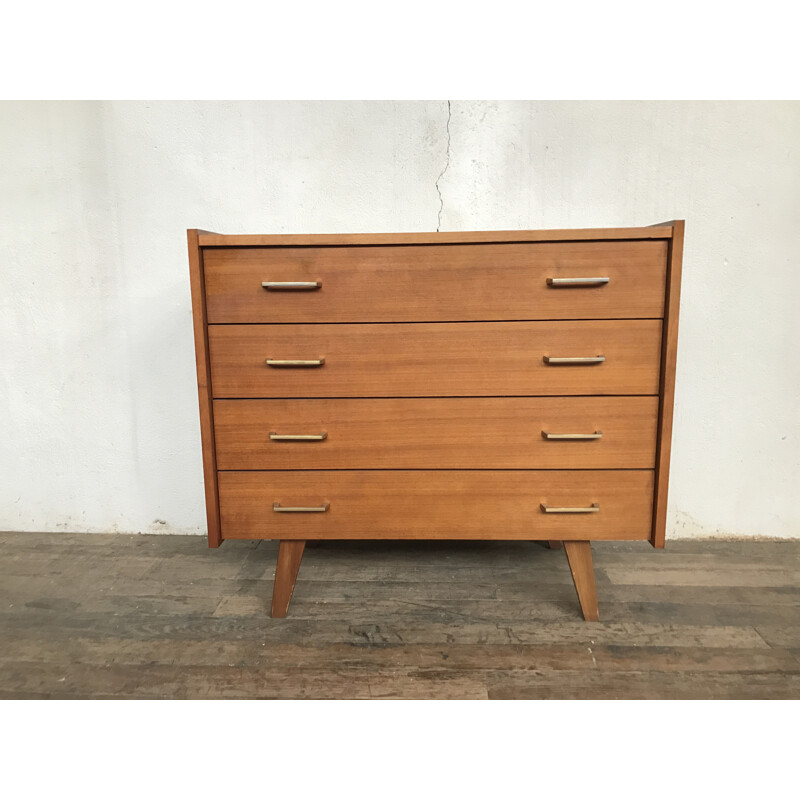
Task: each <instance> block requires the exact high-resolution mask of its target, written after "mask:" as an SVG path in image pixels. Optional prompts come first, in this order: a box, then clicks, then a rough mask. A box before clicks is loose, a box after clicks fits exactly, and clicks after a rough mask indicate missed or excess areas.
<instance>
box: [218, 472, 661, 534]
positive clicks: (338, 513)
mask: <svg viewBox="0 0 800 800" xmlns="http://www.w3.org/2000/svg"><path fill="white" fill-rule="evenodd" d="M219 501H220V521H221V526H222V537H223V538H225V539H327V538H335V539H376V538H387V539H570V540H587V539H592V540H594V539H647V538H648V537H649V535H650V526H651V521H652V520H651V512H652V501H653V472H652V471H651V470H599V471H595V470H579V471H572V470H554V471H546V470H545V471H530V470H503V471H483V470H465V471H462V470H457V471H438V472H437V471H428V470H407V471H397V470H375V471H360V470H336V471H301V472H298V471H277V472H267V471H265V472H220V473H219ZM276 503H277V504H278V506H279V508H287V507H288V508H298V507H299V508H320V509H322V508H324V509H326V510H324V511H310V512H309V511H303V512H292V511H288V512H287V511H280V510H275V504H276ZM595 504H596V506H597V507H596V508H595V509H593V510H592V511H590V512H579V513H567V512H564V511H563V509H592V508H593V506H594V505H595ZM544 507H546V508H548V509H550V512H547V513H546V512H545V511H544V510H543V509H544Z"/></svg>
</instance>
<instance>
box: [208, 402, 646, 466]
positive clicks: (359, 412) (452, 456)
mask: <svg viewBox="0 0 800 800" xmlns="http://www.w3.org/2000/svg"><path fill="white" fill-rule="evenodd" d="M657 417H658V397H485V398H476V397H438V398H402V399H395V398H377V399H374V398H373V399H364V398H360V399H340V398H336V399H315V400H301V399H290V400H216V401H214V426H215V430H216V453H217V466H218V468H219V469H221V470H250V469H255V470H258V469H264V470H284V469H293V470H303V469H317V470H319V469H370V468H374V469H652V468H653V467H654V464H655V443H656V421H657ZM571 436H572V437H575V436H577V437H582V436H590V437H594V438H566V437H571ZM292 437H299V438H292ZM303 437H306V438H303ZM323 437H324V438H323ZM545 437H547V438H545Z"/></svg>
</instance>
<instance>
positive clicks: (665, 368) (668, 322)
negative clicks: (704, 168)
mask: <svg viewBox="0 0 800 800" xmlns="http://www.w3.org/2000/svg"><path fill="white" fill-rule="evenodd" d="M684 227H685V223H684V221H683V220H676V221H675V222H674V223H673V237H672V239H671V241H670V248H669V257H668V266H667V294H666V306H665V317H664V331H663V334H662V345H661V379H660V385H661V404H660V407H659V417H658V440H657V441H658V445H657V452H656V486H655V501H654V503H653V535H652V537H651V540H650V541H651V543H652V545H653V547H659V548H661V547H664V541H665V538H666V529H667V499H668V494H669V463H670V453H671V450H672V416H673V406H674V403H675V369H676V364H677V357H678V317H679V306H680V288H681V269H682V265H683V235H684Z"/></svg>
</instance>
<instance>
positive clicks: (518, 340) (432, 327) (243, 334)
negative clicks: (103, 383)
mask: <svg viewBox="0 0 800 800" xmlns="http://www.w3.org/2000/svg"><path fill="white" fill-rule="evenodd" d="M661 327H662V326H661V320H603V321H572V322H496V323H492V322H484V323H469V322H464V323H444V322H442V323H416V324H413V323H397V324H381V323H377V324H372V325H370V324H367V325H288V324H287V325H211V326H209V332H208V335H209V344H210V347H211V371H212V378H213V385H214V396H215V397H220V398H224V397H265V398H266V397H403V396H405V397H431V396H520V395H523V396H524V395H550V396H554V395H575V394H577V395H593V394H599V395H613V394H653V395H655V394H658V382H659V369H658V363H659V357H660V348H661ZM600 355H602V356H604V357H605V361H604V362H603V363H595V364H580V365H574V364H570V365H559V366H553V365H548V364H546V363H545V361H544V357H545V356H548V357H557V358H562V357H567V358H574V357H590V358H594V357H597V356H600ZM322 358H324V359H325V363H324V365H323V366H318V367H270V366H267V365H266V364H265V360H266V359H277V360H294V359H301V360H309V359H314V360H319V359H322Z"/></svg>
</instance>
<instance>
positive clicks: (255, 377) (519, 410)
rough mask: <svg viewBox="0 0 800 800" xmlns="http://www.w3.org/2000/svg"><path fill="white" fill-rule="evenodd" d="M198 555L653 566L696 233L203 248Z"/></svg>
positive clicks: (639, 231)
mask: <svg viewBox="0 0 800 800" xmlns="http://www.w3.org/2000/svg"><path fill="white" fill-rule="evenodd" d="M188 237H189V262H190V273H191V284H192V306H193V317H194V333H195V343H196V356H197V376H198V390H199V402H200V422H201V433H202V443H203V468H204V476H205V495H206V513H207V520H208V540H209V544H210V546H211V547H218V546H219V545H220V543H221V542H222V541H223V540H225V539H276V540H279V542H280V544H279V549H278V564H277V568H276V576H275V585H274V591H273V601H272V615H273V616H285V615H286V613H287V609H288V606H289V600H290V598H291V594H292V591H293V588H294V583H295V580H296V577H297V573H298V569H299V566H300V559H301V557H302V553H303V549H304V547H305V544H306V542H307V541H314V540H321V539H499V540H504V539H508V540H511V539H525V540H540V541H546V542H549V543H551V546H558V545H559V544H560V543H562V542H563V544H564V549H565V551H566V554H567V558H568V561H569V565H570V568H571V571H572V576H573V578H574V581H575V587H576V590H577V593H578V599H579V601H580V605H581V608H582V611H583V614H584V617H585V618H586V619H597V618H598V607H597V595H596V590H595V582H594V573H593V568H592V558H591V544H590V543H591V542H592V541H593V540H604V539H605V540H608V539H620V540H636V539H640V540H649V541H650V542H651V544H653V546H655V547H663V546H664V529H665V522H666V504H667V485H668V476H669V457H670V439H671V431H672V404H673V393H674V381H675V358H676V350H677V329H678V296H679V287H680V270H681V258H682V250H683V221H675V222H669V223H664V224H662V225H657V226H653V227H648V228H624V229H595V230H560V231H494V232H476V233H403V234H363V235H330V236H326V235H313V236H303V235H298V236H284V235H265V236H225V235H220V234H214V233H208V232H204V231H198V230H190V231H189V232H188Z"/></svg>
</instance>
